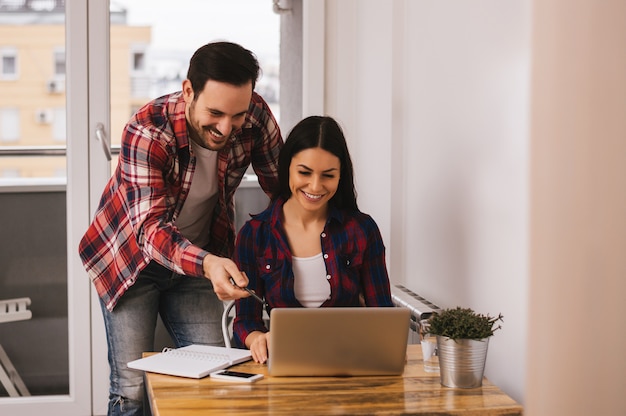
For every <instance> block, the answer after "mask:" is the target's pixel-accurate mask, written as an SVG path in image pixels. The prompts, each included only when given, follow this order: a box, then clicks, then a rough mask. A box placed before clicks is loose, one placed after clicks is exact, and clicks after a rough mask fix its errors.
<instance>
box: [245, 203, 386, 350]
mask: <svg viewBox="0 0 626 416" xmlns="http://www.w3.org/2000/svg"><path fill="white" fill-rule="evenodd" d="M283 203H284V201H283V200H278V201H276V202H274V203H273V204H272V206H270V207H269V208H268V209H267V210H265V211H264V212H262V213H260V214H258V215H256V216H254V217H253V218H252V219H251V220H250V221H248V222H247V223H246V224H245V225H244V226H243V227H242V229H241V231H240V232H239V235H238V237H237V244H236V249H235V262H236V263H237V264H238V266H239V268H240V269H241V270H243V271H245V272H246V274H247V275H248V279H250V283H249V285H248V287H249V288H250V289H253V290H255V291H256V293H258V294H259V295H260V296H261V297H265V300H266V302H267V304H268V312H271V309H272V308H285V307H302V305H301V304H300V302H298V300H297V299H296V295H295V292H294V275H293V268H292V257H291V251H290V249H289V244H288V242H287V236H286V235H285V233H284V231H283V226H282V220H281V216H282V207H283ZM321 242H322V253H323V254H324V263H325V264H326V273H327V278H329V283H330V298H329V299H328V300H326V301H325V302H324V303H323V304H322V307H329V306H360V298H361V297H362V298H364V300H365V305H367V306H393V302H392V300H391V289H390V287H389V276H388V274H387V267H386V264H385V246H384V244H383V240H382V236H381V235H380V230H379V229H378V226H377V225H376V222H374V220H373V219H372V217H370V216H369V215H367V214H364V213H362V212H358V211H356V212H353V211H352V212H346V211H339V210H337V209H335V208H332V207H331V209H330V213H329V217H328V221H327V222H326V226H325V227H324V231H323V232H322V234H321ZM236 308H237V314H236V317H235V320H234V335H235V343H236V344H237V345H238V346H239V347H245V344H244V341H245V339H246V337H247V336H248V334H250V333H251V332H253V331H263V332H266V331H267V328H266V327H265V325H264V324H263V319H262V314H263V310H262V306H261V304H260V303H259V302H258V301H256V300H254V299H253V298H251V297H250V298H245V299H240V300H237V301H236Z"/></svg>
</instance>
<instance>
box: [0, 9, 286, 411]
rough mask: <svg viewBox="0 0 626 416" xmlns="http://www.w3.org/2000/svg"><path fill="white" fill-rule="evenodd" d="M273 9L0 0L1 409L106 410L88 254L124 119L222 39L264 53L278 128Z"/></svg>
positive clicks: (101, 341)
mask: <svg viewBox="0 0 626 416" xmlns="http://www.w3.org/2000/svg"><path fill="white" fill-rule="evenodd" d="M273 3H274V2H273V1H271V0H265V1H261V0H228V1H224V0H207V1H202V2H199V1H194V0H180V1H178V2H176V4H175V5H172V4H171V3H167V2H153V1H149V0H111V1H110V2H109V0H72V1H64V0H37V1H27V0H0V230H2V235H3V237H4V238H3V239H2V241H1V242H0V264H2V266H3V267H2V268H0V347H2V349H1V350H0V364H1V365H0V368H1V371H0V414H7V415H34V414H46V415H63V416H71V415H86V414H95V415H102V414H106V402H107V396H108V364H107V360H106V341H105V336H104V334H105V331H104V328H103V325H102V317H101V312H100V309H99V305H98V301H97V298H96V296H95V294H94V293H93V290H92V285H91V283H90V281H89V279H88V277H87V275H86V273H85V271H84V268H83V266H82V263H81V262H80V259H79V257H78V255H77V247H78V243H79V241H80V239H81V237H82V235H83V233H84V231H85V229H86V228H87V226H88V224H89V222H90V219H91V217H92V215H93V212H94V211H95V209H96V207H97V204H98V201H99V198H100V195H101V192H102V190H103V189H104V186H105V184H106V181H107V180H108V178H109V177H110V175H111V173H112V171H113V169H114V168H115V166H116V163H117V152H118V151H119V143H120V137H121V132H122V129H123V127H124V124H125V123H126V121H127V120H128V119H129V117H130V115H131V114H132V113H133V112H134V111H135V110H136V109H137V108H139V107H140V106H141V105H143V104H145V103H146V102H147V101H149V100H150V99H152V98H155V97H157V96H159V95H162V94H166V93H170V92H174V91H177V90H179V89H180V87H181V83H182V80H183V79H184V78H185V75H186V69H187V64H188V61H189V58H190V57H191V54H192V53H193V51H195V50H196V49H197V48H198V47H199V46H201V45H203V44H205V43H207V42H210V41H212V40H217V39H226V40H231V41H234V42H238V43H241V44H242V45H243V46H245V47H247V48H248V49H250V50H252V51H253V52H254V53H255V54H256V55H257V57H258V59H259V62H260V64H261V68H262V78H261V79H260V80H259V82H258V84H257V91H258V92H260V93H261V94H262V95H263V96H264V98H265V99H266V100H267V101H268V103H269V104H270V106H271V107H272V109H273V111H274V113H275V115H276V117H277V119H279V120H280V106H279V85H278V70H279V62H278V61H279V37H280V29H279V26H280V22H281V15H279V14H276V13H275V12H274V11H273ZM291 15H293V13H292V14H291ZM284 16H285V15H284V14H283V15H282V17H284ZM292 107H295V106H292ZM251 185H252V188H254V184H251ZM246 192H247V191H246ZM250 192H253V191H250ZM241 199H243V198H241ZM244 211H246V210H244ZM251 211H252V210H250V211H247V212H251Z"/></svg>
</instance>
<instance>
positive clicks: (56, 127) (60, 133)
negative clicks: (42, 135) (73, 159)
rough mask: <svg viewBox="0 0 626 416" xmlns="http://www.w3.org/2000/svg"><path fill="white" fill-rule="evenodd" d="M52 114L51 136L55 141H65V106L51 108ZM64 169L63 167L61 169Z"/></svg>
mask: <svg viewBox="0 0 626 416" xmlns="http://www.w3.org/2000/svg"><path fill="white" fill-rule="evenodd" d="M53 113H54V115H53V116H52V138H53V139H54V141H55V142H63V143H65V141H66V137H65V135H66V128H65V127H66V126H65V124H66V123H65V107H58V108H55V109H54V110H53ZM62 171H65V168H63V169H62Z"/></svg>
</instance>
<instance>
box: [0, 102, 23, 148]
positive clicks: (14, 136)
mask: <svg viewBox="0 0 626 416" xmlns="http://www.w3.org/2000/svg"><path fill="white" fill-rule="evenodd" d="M19 139H20V110H19V109H17V108H0V142H3V143H11V142H16V141H18V140H19Z"/></svg>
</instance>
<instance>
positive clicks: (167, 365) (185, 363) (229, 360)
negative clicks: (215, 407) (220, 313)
mask: <svg viewBox="0 0 626 416" xmlns="http://www.w3.org/2000/svg"><path fill="white" fill-rule="evenodd" d="M251 359H252V355H251V354H250V351H249V350H244V349H240V348H226V347H213V346H209V345H196V344H193V345H188V346H186V347H182V348H164V349H163V351H162V352H160V353H158V354H154V355H151V356H149V357H145V358H140V359H138V360H134V361H131V362H129V363H128V364H127V365H128V367H129V368H134V369H135V370H143V371H149V372H152V373H160V374H169V375H172V376H179V377H189V378H202V377H206V376H208V375H209V374H210V373H212V372H214V371H217V370H222V369H224V368H228V367H230V366H232V365H235V364H239V363H242V362H244V361H248V360H251Z"/></svg>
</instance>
